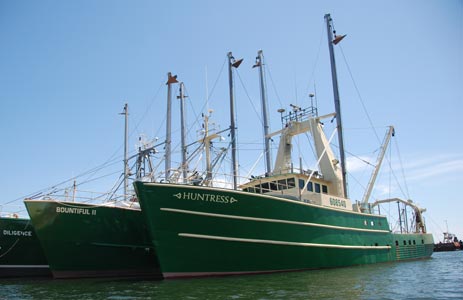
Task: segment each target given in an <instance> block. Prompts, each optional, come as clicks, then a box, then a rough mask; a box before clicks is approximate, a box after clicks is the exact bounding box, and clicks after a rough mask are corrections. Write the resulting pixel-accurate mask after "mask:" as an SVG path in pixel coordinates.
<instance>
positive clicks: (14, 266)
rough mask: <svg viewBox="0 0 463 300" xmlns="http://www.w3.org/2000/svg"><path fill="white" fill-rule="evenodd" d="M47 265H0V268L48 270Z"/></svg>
mask: <svg viewBox="0 0 463 300" xmlns="http://www.w3.org/2000/svg"><path fill="white" fill-rule="evenodd" d="M49 267H50V266H49V265H0V268H49Z"/></svg>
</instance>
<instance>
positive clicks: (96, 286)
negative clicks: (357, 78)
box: [0, 251, 463, 300]
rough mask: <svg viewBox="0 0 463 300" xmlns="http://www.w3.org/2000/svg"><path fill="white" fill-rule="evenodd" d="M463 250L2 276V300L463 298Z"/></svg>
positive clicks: (0, 286)
mask: <svg viewBox="0 0 463 300" xmlns="http://www.w3.org/2000/svg"><path fill="white" fill-rule="evenodd" d="M462 268H463V251H457V252H440V253H434V254H433V258H431V259H426V260H419V261H411V262H401V263H386V264H377V265H369V266H359V267H350V268H342V269H330V270H317V271H307V272H294V273H279V274H271V275H250V276H237V277H220V278H206V279H188V280H170V281H135V280H130V281H129V280H90V279H87V280H16V279H15V280H13V279H10V280H3V281H0V299H114V300H122V299H124V300H125V299H201V300H202V299H463V279H462V278H461V271H462Z"/></svg>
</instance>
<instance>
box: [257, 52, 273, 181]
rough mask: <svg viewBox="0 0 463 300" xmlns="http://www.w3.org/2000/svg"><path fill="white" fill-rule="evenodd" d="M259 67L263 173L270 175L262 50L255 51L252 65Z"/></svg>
mask: <svg viewBox="0 0 463 300" xmlns="http://www.w3.org/2000/svg"><path fill="white" fill-rule="evenodd" d="M254 67H259V79H260V97H261V100H262V118H263V120H264V143H265V150H264V151H265V174H266V175H270V174H271V172H272V169H271V167H270V164H271V161H270V160H271V158H270V157H271V153H270V137H268V134H269V124H268V108H267V93H266V91H265V81H264V80H265V76H264V54H263V52H262V50H259V51H258V52H257V57H256V64H255V65H254V66H253V68H254Z"/></svg>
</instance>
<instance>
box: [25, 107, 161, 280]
mask: <svg viewBox="0 0 463 300" xmlns="http://www.w3.org/2000/svg"><path fill="white" fill-rule="evenodd" d="M122 114H123V115H125V151H124V176H123V178H122V180H121V181H120V182H119V183H118V184H117V185H116V186H117V187H119V186H123V187H124V191H123V194H122V195H118V194H116V192H117V189H116V190H111V191H110V192H109V193H104V194H100V193H94V192H85V191H80V190H77V186H76V183H75V181H74V183H73V187H72V196H71V195H70V194H71V193H69V190H68V189H65V190H64V195H60V194H57V193H56V192H55V191H54V190H53V191H52V192H50V193H48V194H45V196H42V197H41V198H40V199H26V200H24V203H25V205H26V208H27V211H28V213H29V216H30V218H31V222H32V225H33V226H34V229H35V232H36V233H37V237H38V239H39V240H40V243H41V245H42V247H43V250H44V253H45V256H46V257H47V260H48V262H49V265H50V269H51V271H52V273H53V277H54V278H85V277H136V278H151V279H162V275H161V273H160V270H159V263H158V261H157V257H156V253H155V251H154V248H153V245H152V243H151V240H150V238H149V234H148V228H147V226H146V223H145V222H144V220H143V218H142V214H141V211H140V206H139V204H138V201H137V199H136V197H135V195H134V192H133V191H129V189H128V180H129V175H130V170H129V168H128V161H129V159H132V158H136V159H137V164H136V167H137V169H136V172H135V173H136V176H137V177H143V176H145V175H146V174H145V171H146V172H147V171H148V168H145V167H144V165H145V159H148V158H149V155H150V153H152V152H154V146H153V147H144V148H142V147H140V149H139V153H138V154H136V155H134V156H133V157H130V158H129V157H128V155H127V141H128V136H127V132H128V130H127V129H128V126H127V124H128V121H127V116H128V106H127V104H126V105H125V107H124V112H123V113H122ZM101 168H102V167H101ZM101 168H100V167H98V168H96V170H100V169H101ZM84 174H87V173H84ZM87 176H88V174H87ZM60 191H61V190H60ZM76 195H80V196H76Z"/></svg>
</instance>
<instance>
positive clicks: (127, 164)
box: [120, 103, 129, 200]
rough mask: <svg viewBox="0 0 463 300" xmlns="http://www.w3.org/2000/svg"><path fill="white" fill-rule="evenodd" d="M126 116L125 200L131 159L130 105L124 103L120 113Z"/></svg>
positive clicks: (125, 198)
mask: <svg viewBox="0 0 463 300" xmlns="http://www.w3.org/2000/svg"><path fill="white" fill-rule="evenodd" d="M120 114H121V115H124V116H125V130H124V200H127V189H128V186H129V159H128V148H129V137H128V134H129V133H128V132H129V105H128V104H127V103H126V104H125V105H124V111H123V112H122V113H120Z"/></svg>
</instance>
